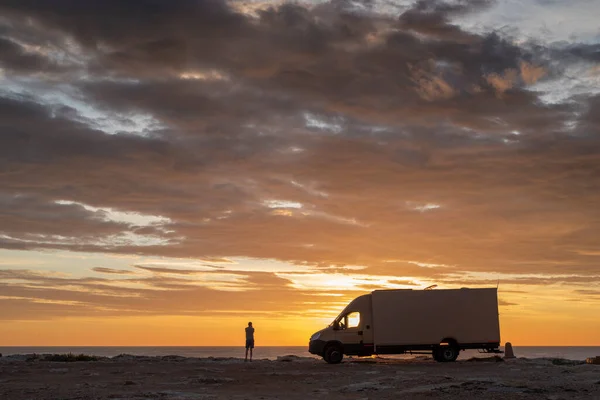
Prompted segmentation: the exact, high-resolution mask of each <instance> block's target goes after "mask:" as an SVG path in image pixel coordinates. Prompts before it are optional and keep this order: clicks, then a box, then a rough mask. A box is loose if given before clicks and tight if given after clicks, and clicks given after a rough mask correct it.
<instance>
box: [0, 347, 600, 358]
mask: <svg viewBox="0 0 600 400" xmlns="http://www.w3.org/2000/svg"><path fill="white" fill-rule="evenodd" d="M513 350H514V353H515V356H517V357H519V358H564V359H569V360H585V359H586V358H588V357H596V356H600V346H596V347H575V346H513ZM244 352H245V349H244V348H243V347H222V346H214V347H211V346H202V347H174V346H168V347H164V346H162V347H161V346H157V347H150V346H148V347H146V346H144V347H108V346H107V347H81V346H62V347H0V354H2V355H4V356H8V355H12V354H33V353H37V354H44V353H52V354H55V353H56V354H63V353H73V354H82V353H83V354H89V355H95V356H103V357H114V356H117V355H119V354H131V355H139V356H167V355H176V356H183V357H198V358H206V357H234V358H243V357H244ZM284 355H295V356H299V357H314V358H317V357H316V356H313V355H312V354H310V353H309V352H308V348H307V346H290V347H285V346H266V347H261V346H258V347H256V348H255V349H254V357H253V358H254V359H265V358H266V359H270V360H275V359H277V357H279V356H284ZM415 356H417V355H410V354H404V355H397V356H388V355H386V356H384V357H387V358H413V357H415ZM489 356H490V354H485V353H479V352H477V351H476V350H467V351H462V352H461V353H460V356H459V358H458V359H459V360H461V359H463V360H465V359H469V358H471V357H489Z"/></svg>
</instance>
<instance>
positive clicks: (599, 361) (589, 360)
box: [585, 356, 600, 365]
mask: <svg viewBox="0 0 600 400" xmlns="http://www.w3.org/2000/svg"><path fill="white" fill-rule="evenodd" d="M585 362H586V363H588V364H596V365H600V356H597V357H590V358H587V359H586V360H585Z"/></svg>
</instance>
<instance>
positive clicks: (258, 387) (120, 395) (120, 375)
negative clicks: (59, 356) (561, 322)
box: [0, 356, 600, 400]
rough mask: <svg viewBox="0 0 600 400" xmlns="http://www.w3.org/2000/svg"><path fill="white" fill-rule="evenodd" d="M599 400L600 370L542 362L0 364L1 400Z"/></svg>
mask: <svg viewBox="0 0 600 400" xmlns="http://www.w3.org/2000/svg"><path fill="white" fill-rule="evenodd" d="M306 398H311V399H318V398H323V399H328V400H329V399H392V398H394V399H395V398H406V399H556V400H558V399H600V365H590V364H581V363H577V362H568V361H564V360H549V359H536V360H526V359H513V360H506V361H502V359H494V358H490V359H488V360H485V361H459V362H455V363H436V362H434V361H433V360H431V359H430V358H421V359H419V358H417V359H414V360H392V359H375V358H367V359H355V360H345V362H343V363H342V364H339V365H328V364H326V363H325V362H323V361H322V360H315V359H304V358H298V357H293V356H288V357H280V358H279V359H278V360H277V361H268V360H259V361H256V360H255V361H253V362H252V363H244V362H243V360H238V359H215V358H208V359H197V358H183V357H175V356H171V357H135V356H119V357H113V358H104V359H100V360H98V361H77V362H64V361H63V362H57V361H43V360H42V359H41V358H40V357H35V358H34V357H31V356H12V357H2V358H0V399H7V400H21V399H303V400H304V399H306Z"/></svg>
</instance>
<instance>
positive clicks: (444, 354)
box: [433, 345, 459, 362]
mask: <svg viewBox="0 0 600 400" xmlns="http://www.w3.org/2000/svg"><path fill="white" fill-rule="evenodd" d="M458 352H459V349H458V347H457V346H453V345H450V346H440V347H437V348H436V349H434V350H433V359H434V360H435V361H437V362H452V361H456V359H457V358H458Z"/></svg>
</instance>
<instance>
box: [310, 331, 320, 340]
mask: <svg viewBox="0 0 600 400" xmlns="http://www.w3.org/2000/svg"><path fill="white" fill-rule="evenodd" d="M320 337H321V332H317V333H315V334H314V335H312V336H311V337H310V340H311V341H313V340H317V339H318V338H320Z"/></svg>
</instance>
